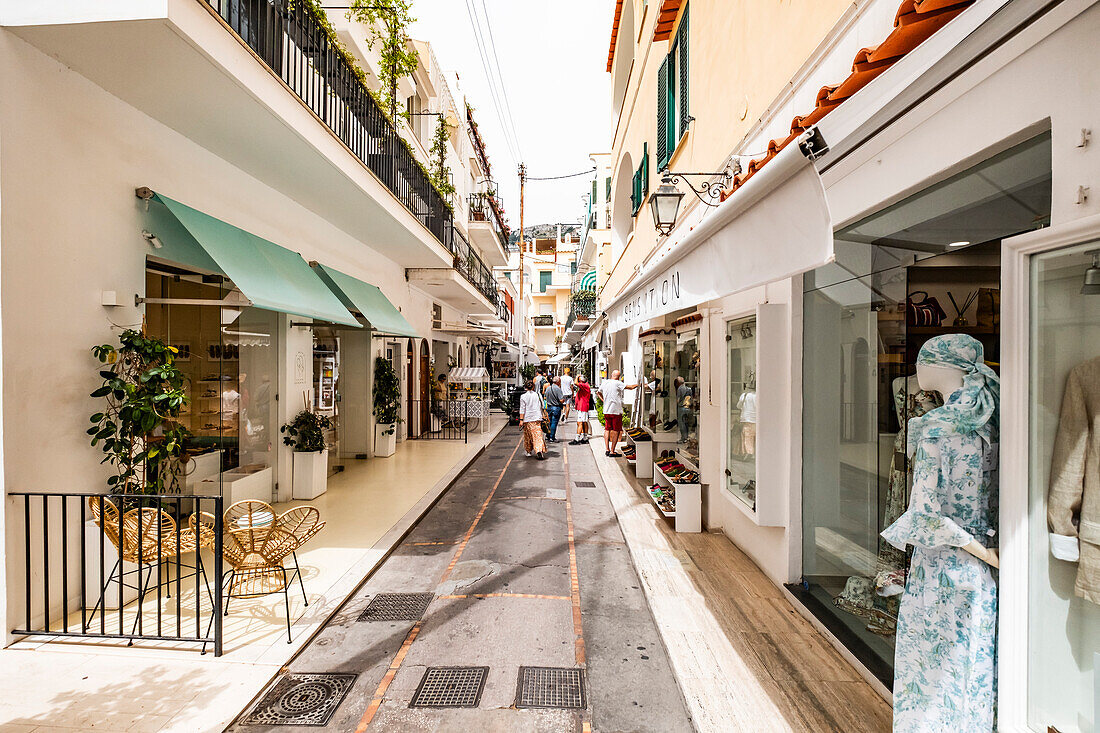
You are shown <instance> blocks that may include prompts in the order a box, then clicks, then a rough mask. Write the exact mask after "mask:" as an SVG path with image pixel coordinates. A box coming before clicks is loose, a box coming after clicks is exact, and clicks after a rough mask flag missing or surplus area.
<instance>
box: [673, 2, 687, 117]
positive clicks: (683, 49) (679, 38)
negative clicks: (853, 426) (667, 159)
mask: <svg viewBox="0 0 1100 733" xmlns="http://www.w3.org/2000/svg"><path fill="white" fill-rule="evenodd" d="M676 46H677V48H678V49H679V51H680V58H679V61H678V63H677V67H678V68H677V72H679V76H680V89H679V92H680V93H679V97H680V99H679V102H680V115H679V119H678V122H679V131H678V134H677V138H679V137H682V136H683V134H684V133H685V132H687V126H688V122H687V121H688V9H687V7H686V6H685V7H684V15H683V17H682V18H680V27H679V28H678V29H677V31H676Z"/></svg>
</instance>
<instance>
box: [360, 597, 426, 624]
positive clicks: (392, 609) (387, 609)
mask: <svg viewBox="0 0 1100 733" xmlns="http://www.w3.org/2000/svg"><path fill="white" fill-rule="evenodd" d="M433 598H435V594H434V593H379V594H378V595H376V596H375V597H374V598H372V599H371V602H370V603H369V604H368V605H367V607H366V608H365V609H363V612H362V613H361V614H359V618H358V619H356V620H357V621H419V620H420V618H421V617H422V616H423V615H424V612H425V611H427V610H428V604H429V603H431V602H432V599H433Z"/></svg>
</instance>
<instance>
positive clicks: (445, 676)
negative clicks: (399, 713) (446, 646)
mask: <svg viewBox="0 0 1100 733" xmlns="http://www.w3.org/2000/svg"><path fill="white" fill-rule="evenodd" d="M488 675H489V668H488V667H428V670H427V671H426V672H425V673H424V679H422V680H420V686H419V687H417V688H416V694H415V695H413V698H412V702H410V703H409V707H410V708H476V707H477V705H478V703H480V702H481V692H482V690H484V689H485V678H486V677H487V676H488Z"/></svg>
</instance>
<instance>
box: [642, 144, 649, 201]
mask: <svg viewBox="0 0 1100 733" xmlns="http://www.w3.org/2000/svg"><path fill="white" fill-rule="evenodd" d="M648 195H649V143H642V198H645V197H646V196H648Z"/></svg>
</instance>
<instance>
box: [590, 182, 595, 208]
mask: <svg viewBox="0 0 1100 733" xmlns="http://www.w3.org/2000/svg"><path fill="white" fill-rule="evenodd" d="M589 202H590V203H591V204H592V205H593V206H595V205H596V179H595V178H593V179H592V198H591V199H589Z"/></svg>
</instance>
